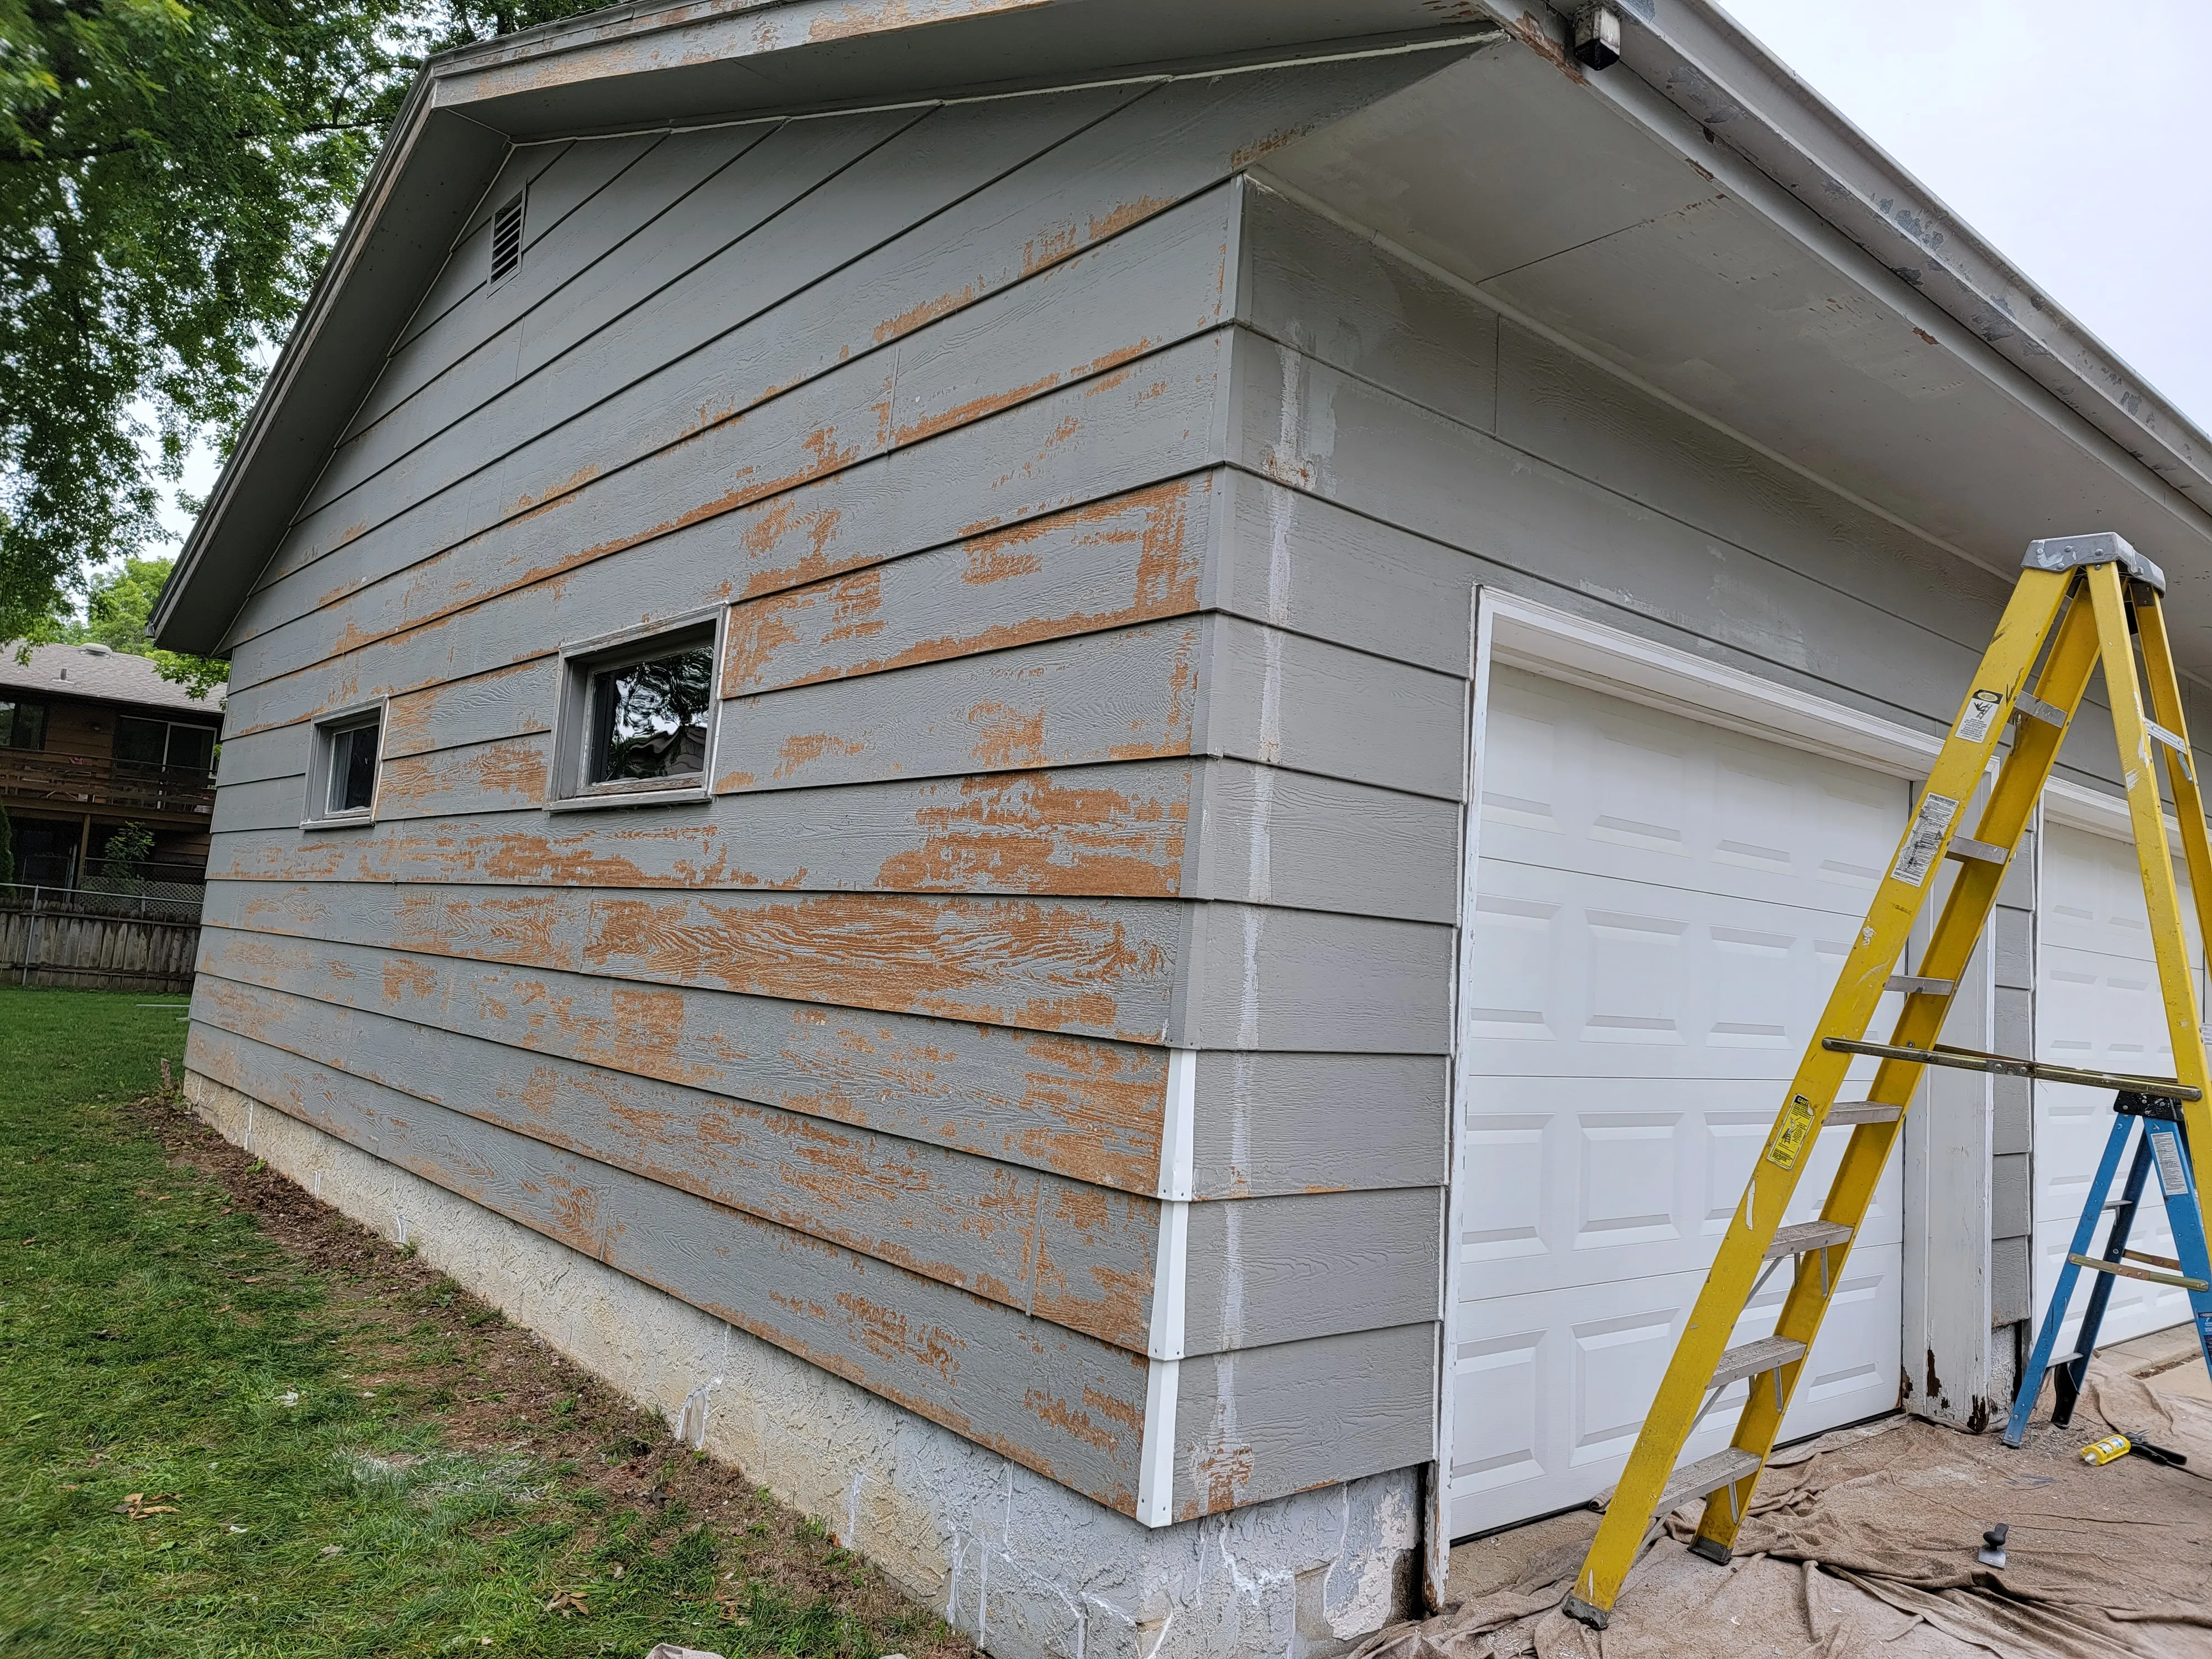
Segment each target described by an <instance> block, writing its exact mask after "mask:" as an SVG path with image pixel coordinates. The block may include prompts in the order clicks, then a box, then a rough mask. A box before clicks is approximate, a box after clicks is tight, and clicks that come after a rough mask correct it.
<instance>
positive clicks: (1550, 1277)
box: [1451, 669, 1908, 1535]
mask: <svg viewBox="0 0 2212 1659" xmlns="http://www.w3.org/2000/svg"><path fill="white" fill-rule="evenodd" d="M1484 741H1485V743H1486V753H1485V755H1484V757H1483V786H1482V787H1483V798H1482V820H1483V821H1482V829H1481V842H1480V852H1481V865H1480V872H1479V873H1478V877H1477V895H1478V896H1477V901H1476V915H1475V917H1474V933H1475V951H1474V959H1475V963H1476V966H1475V969H1474V973H1473V975H1472V976H1471V978H1470V981H1469V983H1468V986H1467V987H1466V997H1467V1000H1468V1012H1469V1017H1470V1020H1471V1024H1470V1027H1469V1030H1470V1033H1471V1045H1470V1048H1469V1052H1468V1059H1469V1060H1470V1088H1469V1094H1468V1103H1467V1108H1468V1121H1467V1133H1466V1139H1465V1158H1466V1162H1465V1166H1464V1170H1463V1178H1464V1179H1465V1180H1466V1181H1467V1182H1468V1198H1467V1206H1466V1210H1465V1212H1464V1213H1465V1217H1466V1231H1465V1232H1464V1233H1463V1235H1462V1238H1461V1241H1460V1251H1461V1255H1460V1261H1461V1266H1460V1278H1459V1285H1460V1296H1461V1306H1460V1313H1459V1333H1458V1346H1457V1350H1456V1352H1455V1397H1454V1403H1455V1426H1454V1432H1453V1452H1452V1472H1451V1476H1452V1494H1453V1511H1452V1528H1453V1531H1454V1533H1455V1534H1458V1535H1465V1534H1468V1533H1470V1532H1474V1531H1479V1530H1481V1529H1484V1528H1490V1527H1496V1526H1502V1525H1504V1524H1506V1523H1508V1522H1512V1521H1516V1520H1521V1519H1524V1518H1526V1517H1528V1516H1534V1515H1541V1514H1545V1513H1547V1512H1549V1511H1551V1510H1558V1509H1561V1508H1565V1507H1566V1506H1568V1505H1571V1504H1577V1503H1580V1502H1583V1501H1584V1500H1585V1499H1587V1498H1590V1497H1591V1496H1593V1495H1594V1494H1595V1493H1596V1492H1600V1491H1601V1490H1602V1489H1604V1488H1605V1487H1606V1486H1609V1485H1611V1484H1612V1483H1613V1480H1616V1479H1617V1478H1618V1477H1619V1474H1620V1469H1621V1467H1622V1465H1623V1464H1624V1463H1625V1462H1626V1459H1627V1455H1628V1452H1629V1449H1630V1448H1631V1447H1632V1445H1633V1444H1634V1443H1635V1437H1636V1433H1637V1430H1638V1427H1639V1426H1640V1425H1641V1423H1642V1420H1643V1414H1644V1408H1645V1407H1647V1406H1648V1405H1649V1403H1650V1399H1651V1396H1652V1395H1653V1393H1654V1392H1655V1391H1656V1389H1657V1387H1658V1383H1659V1377H1660V1375H1661V1373H1662V1371H1663V1370H1665V1368H1666V1364H1667V1360H1668V1357H1669V1356H1670V1355H1671V1354H1672V1352H1673V1351H1674V1340H1675V1338H1676V1337H1677V1336H1678V1335H1679V1334H1680V1329H1681V1324H1682V1322H1683V1320H1684V1319H1685V1318H1686V1316H1687V1314H1688V1311H1689V1308H1690V1304H1691V1303H1692V1301H1693V1300H1694V1299H1695V1297H1696V1296H1697V1292H1698V1290H1699V1285H1701V1283H1702V1282H1703V1277H1704V1273H1705V1267H1707V1265H1708V1264H1709V1263H1710V1262H1711V1260H1712V1256H1713V1252H1714V1250H1715V1249H1716V1248H1717V1242H1718V1239H1719V1236H1720V1233H1721V1231H1722V1229H1723V1228H1724V1227H1725V1226H1726V1225H1728V1222H1729V1218H1730V1217H1731V1216H1732V1215H1733V1214H1734V1213H1735V1206H1736V1203H1737V1201H1738V1200H1739V1199H1740V1198H1741V1196H1742V1193H1743V1186H1744V1182H1745V1180H1746V1178H1747V1176H1748V1175H1749V1173H1750V1169H1751V1165H1752V1163H1753V1159H1755V1158H1757V1156H1758V1153H1759V1147H1760V1146H1761V1145H1762V1144H1763V1143H1764V1140H1765V1135H1766V1132H1767V1130H1768V1129H1769V1127H1771V1125H1772V1123H1773V1121H1774V1115H1775V1113H1776V1112H1777V1110H1778V1109H1779V1107H1780V1105H1781V1102H1782V1098H1783V1096H1784V1092H1785V1085H1787V1084H1788V1082H1789V1080H1790V1077H1791V1075H1792V1073H1794V1071H1795V1070H1796V1062H1797V1060H1798V1058H1799V1056H1800V1055H1801V1054H1802V1053H1803V1051H1804V1048H1805V1045H1806V1043H1807V1042H1808V1040H1809V1038H1810V1036H1811V1032H1812V1027H1813V1023H1814V1019H1815V1018H1817V1016H1818V1014H1819V1012H1820V1007H1821V1006H1822V1004H1823V1003H1824V1002H1825V1001H1826V998H1827V995H1828V993H1829V990H1830V988H1831V987H1832V985H1833V983H1834V981H1835V976H1836V973H1837V970H1838V968H1839V967H1840V966H1841V964H1842V962H1843V959H1844V952H1845V951H1846V949H1847V947H1848V945H1849V943H1850V939H1851V938H1852V936H1853V934H1854V933H1855V932H1856V931H1857V927H1859V925H1860V922H1861V921H1862V920H1863V915H1864V911H1865V907H1866V903H1867V901H1868V897H1869V895H1870V894H1871V893H1872V892H1873V890H1874V889H1875V884H1876V883H1877V881H1878V879H1879V878H1880V874H1881V871H1882V869H1883V868H1884V867H1885V866H1886V864H1887V860H1888V859H1889V858H1890V856H1891V855H1892V854H1893V852H1894V850H1895V848H1896V843H1897V839H1898V836H1899V833H1900V832H1901V830H1902V829H1903V827H1904V822H1905V811H1906V808H1907V802H1908V792H1907V788H1906V786H1905V784H1904V783H1903V782H1902V781H1899V780H1896V779H1893V778H1887V777H1884V776H1882V775H1879V774H1875V773H1870V772H1866V771H1863V770H1861V769H1857V768H1856V767H1852V766H1849V765H1844V764H1842V763H1837V762H1832V761H1829V760H1826V759H1823V758H1821V757H1818V756H1814V755H1809V754H1806V753H1803V752H1801V751H1799V750H1794V749H1789V748H1785V747H1783V746H1781V745H1779V744H1768V743H1764V742H1761V741H1759V740H1758V739H1756V738H1748V737H1743V736H1740V735H1738V734H1736V733H1734V732H1727V731H1723V730H1721V729H1719V728H1717V727H1713V726H1704V725H1700V724H1699V723H1698V722H1696V721H1692V720H1681V719H1678V718H1675V717H1674V716H1671V715H1668V714H1660V713H1657V712H1656V711H1652V710H1648V709H1644V708H1639V707H1637V706H1634V705H1632V704H1628V703H1625V702H1620V701H1618V700H1615V699H1612V698H1608V697H1606V696H1601V695H1600V694H1598V693H1595V692H1592V691H1587V690H1582V689H1581V688H1579V687H1575V686H1571V685H1567V684H1560V683H1557V682H1553V681H1549V680H1546V679H1542V678H1537V677H1535V676H1533V675H1528V674H1523V673H1521V672H1518V671H1512V670H1504V669H1501V670H1499V671H1497V672H1496V673H1495V675H1494V676H1493V678H1492V686H1491V693H1490V712H1489V716H1488V721H1487V726H1486V736H1485V739H1484ZM1896 1002H1897V999H1895V998H1889V999H1886V1000H1885V1003H1884V1007H1883V1010H1882V1012H1881V1015H1879V1016H1878V1017H1877V1020H1876V1026H1877V1029H1879V1030H1884V1031H1886V1030H1887V1029H1888V1024H1889V1022H1890V1021H1891V1020H1892V1019H1893V1018H1894V1017H1895V1013H1896V1006H1895V1005H1896ZM1866 1069H1867V1070H1868V1071H1869V1073H1870V1066H1869V1067H1868V1068H1866ZM1861 1081H1863V1077H1862V1079H1861ZM1847 1097H1848V1096H1847ZM1845 1139H1847V1135H1846V1134H1845V1133H1841V1132H1839V1133H1835V1134H1832V1135H1828V1136H1825V1137H1823V1139H1822V1143H1821V1145H1820V1147H1819V1148H1818V1149H1817V1151H1816V1154H1815V1157H1814V1159H1813V1161H1812V1162H1811V1163H1810V1164H1809V1165H1808V1169H1807V1172H1806V1175H1805V1177H1804V1179H1803V1181H1802V1183H1801V1184H1800V1186H1799V1188H1798V1190H1799V1193H1800V1194H1801V1195H1802V1196H1801V1198H1800V1200H1799V1201H1798V1203H1797V1206H1796V1210H1795V1211H1794V1212H1792V1214H1791V1215H1790V1219H1791V1220H1804V1219H1809V1218H1812V1217H1813V1216H1814V1215H1815V1214H1817V1213H1818V1212H1819V1209H1820V1200H1821V1197H1822V1196H1823V1195H1824V1194H1826V1189H1827V1183H1828V1180H1829V1178H1830V1176H1832V1173H1833V1171H1834V1169H1835V1166H1836V1164H1837V1162H1838V1159H1839V1158H1841V1156H1842V1152H1843V1146H1844V1141H1845ZM1898 1194H1899V1178H1898V1175H1897V1172H1896V1170H1895V1168H1894V1164H1893V1167H1892V1169H1891V1170H1890V1171H1889V1173H1888V1174H1887V1176H1885V1178H1884V1180H1883V1182H1882V1185H1881V1189H1880V1191H1879V1193H1878V1194H1877V1197H1876V1200H1875V1206H1874V1210H1873V1212H1872V1213H1871V1214H1870V1216H1869V1222H1868V1226H1867V1229H1866V1231H1865V1232H1864V1233H1863V1236H1862V1239H1861V1242H1860V1244H1859V1246H1858V1248H1857V1249H1855V1250H1854V1252H1853V1253H1852V1256H1851V1260H1850V1267H1849V1269H1848V1271H1847V1272H1846V1273H1844V1278H1843V1282H1842V1285H1841V1286H1840V1288H1839V1292H1838V1297H1837V1300H1836V1303H1835V1305H1834V1307H1833V1308H1832V1311H1831V1313H1830V1316H1829V1318H1828V1322H1827V1323H1826V1327H1825V1328H1823V1330H1822V1332H1821V1335H1820V1341H1819V1343H1818V1344H1817V1345H1816V1346H1815V1347H1814V1352H1813V1356H1812V1362H1811V1363H1812V1370H1811V1372H1810V1374H1809V1376H1808V1378H1807V1379H1806V1381H1805V1383H1803V1384H1802V1385H1801V1386H1800V1388H1799V1390H1798V1393H1797V1395H1796V1400H1795V1401H1793V1402H1792V1406H1791V1411H1790V1419H1789V1421H1788V1423H1787V1424H1786V1425H1785V1427H1784V1432H1785V1433H1786V1434H1790V1435H1798V1434H1804V1433H1808V1432H1811V1431H1815V1430H1817V1429H1820V1428H1824V1427H1827V1426H1830V1425H1834V1424H1837V1423H1844V1422H1850V1421H1853V1420H1855V1419H1859V1418H1863V1417H1867V1416H1869V1415H1872V1414H1874V1413H1878V1412H1881V1411H1884V1410H1887V1409H1888V1408H1889V1407H1893V1406H1894V1405H1895V1403H1896V1401H1897V1392H1898V1378H1899V1291H1898V1281H1899V1265H1900V1263H1899V1257H1900V1254H1901V1251H1900V1243H1901V1238H1902V1233H1901V1231H1900V1226H1899V1199H1898ZM1787 1288H1788V1269H1787V1268H1786V1267H1785V1268H1784V1270H1783V1271H1782V1272H1781V1273H1778V1274H1777V1275H1776V1276H1775V1277H1774V1278H1773V1279H1771V1280H1770V1281H1769V1282H1768V1284H1767V1285H1766V1288H1765V1290H1764V1291H1762V1292H1761V1294H1760V1296H1759V1298H1758V1299H1757V1300H1756V1301H1755V1302H1754V1303H1753V1305H1752V1307H1751V1308H1750V1309H1749V1310H1748V1311H1747V1313H1746V1315H1745V1317H1744V1321H1743V1322H1742V1324H1741V1327H1740V1328H1739V1330H1738V1334H1737V1340H1750V1339H1751V1338H1753V1337H1755V1336H1763V1335H1765V1334H1769V1333H1770V1332H1771V1329H1772V1326H1773V1321H1774V1319H1775V1317H1776V1316H1777V1315H1778V1313H1779V1311H1780V1309H1781V1303H1782V1297H1783V1293H1784V1291H1786V1289H1787ZM1744 1389H1745V1385H1743V1384H1738V1385H1736V1386H1735V1388H1734V1389H1731V1390H1730V1391H1729V1395H1727V1396H1726V1397H1725V1398H1724V1401H1723V1405H1722V1406H1721V1407H1717V1409H1716V1410H1715V1412H1714V1413H1713V1414H1712V1416H1711V1418H1710V1419H1708V1423H1707V1426H1706V1428H1705V1429H1704V1430H1702V1431H1700V1432H1699V1435H1698V1437H1696V1438H1695V1439H1694V1440H1692V1443H1691V1445H1690V1448H1689V1449H1688V1451H1687V1452H1686V1455H1705V1454H1706V1453H1708V1452H1711V1451H1716V1450H1718V1449H1720V1448H1721V1447H1722V1446H1723V1445H1725V1444H1726V1443H1727V1441H1728V1437H1729V1431H1730V1429H1731V1427H1732V1425H1733V1423H1734V1419H1735V1413H1734V1411H1733V1410H1732V1409H1731V1407H1732V1406H1733V1404H1734V1403H1735V1401H1741V1399H1742V1397H1743V1394H1744Z"/></svg>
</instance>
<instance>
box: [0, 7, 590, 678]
mask: <svg viewBox="0 0 2212 1659" xmlns="http://www.w3.org/2000/svg"><path fill="white" fill-rule="evenodd" d="M586 9H590V8H589V6H588V5H587V4H586V3H583V0H532V3H526V4H520V5H513V6H496V7H489V8H487V7H481V6H478V5H476V4H474V3H472V0H455V3H452V4H436V3H431V4H425V3H422V0H324V3H311V0H195V3H192V4H189V5H187V4H184V3H180V0H0V640H5V639H9V638H26V637H28V638H36V637H40V636H42V635H43V636H51V633H52V628H53V625H54V622H55V619H57V618H58V617H59V615H60V614H61V613H62V611H63V610H64V607H65V606H66V605H68V604H69V602H70V600H72V599H75V598H76V596H78V595H80V594H82V592H84V591H85V589H86V586H87V585H88V577H87V573H88V570H89V569H90V568H92V567H94V566H96V565H100V564H104V563H106V562H109V561H111V560H112V559H114V558H116V557H118V556H125V555H130V554H134V553H137V552H138V551H139V550H142V549H143V548H144V547H145V546H146V545H147V544H149V542H151V541H153V540H154V539H155V538H157V537H158V536H159V535H160V533H161V532H160V531H159V528H158V526H157V522H156V520H155V507H156V505H157V500H158V498H157V495H156V490H155V485H156V481H157V480H159V479H162V478H167V479H171V480H173V479H174V478H176V477H178V476H179V473H180V471H181V468H182V465H183V461H184V458H185V455H186V454H187V453H189V452H190V450H191V447H192V444H193V442H194V441H195V440H196V439H197V438H200V437H202V436H211V437H212V438H213V439H214V440H215V441H216V442H217V443H218V444H219V445H225V446H227V445H228V442H229V441H230V437H231V435H232V434H233V433H234V429H235V428H236V427H237V425H238V423H239V422H240V420H241V419H242V417H243V416H244V415H245V412H246V409H247V408H248V406H249V405H250V404H251V403H252V398H253V396H254V394H255V392H257V390H258V387H259V385H260V381H261V378H262V374H263V373H264V370H265V368H266V366H267V363H268V362H270V361H271V360H273V356H274V347H275V345H276V343H277V342H278V341H279V340H281V338H282V337H283V335H284V334H285V333H286V332H287V331H289V328H290V325H291V323H292V319H293V318H294V317H295V315H296V314H297V313H298V311H299V308H300V307H301V303H302V302H303V301H304V300H305V298H306V296H307V292H308V290H309V289H310V287H311V286H312V285H313V281H314V278H315V276H316V274H317V272H318V271H319V270H320V269H321V266H322V264H323V262H324V260H325V258H326V257H327V255H328V253H329V251H330V247H331V243H332V241H333V240H335V238H336V235H337V229H338V227H339V225H340V224H341V222H343V216H344V214H345V212H346V210H347V209H348V207H349V204H351V202H352V199H353V197H354V195H355V193H356V191H357V190H358V189H359V187H360V184H361V180H362V176H363V174H364V173H366V171H367V169H368V165H369V162H370V161H372V160H373V159H374V155H375V153H376V149H377V147H378V145H379V144H380V143H381V141H382V137H383V134H384V131H385V129H386V126H387V125H389V123H390V121H391V119H392V115H393V113H394V112H396V111H397V109H398V106H399V102H400V100H401V99H402V97H403V96H404V93H405V90H406V87H407V85H408V82H410V80H411V79H412V77H413V76H414V73H415V71H416V68H417V66H418V65H419V64H420V61H421V54H422V52H423V50H424V49H425V48H426V47H428V46H432V45H434V44H435V45H436V46H441V47H442V46H455V45H462V44H465V43H467V42H468V41H470V40H477V39H482V38H483V37H484V36H485V35H487V34H489V33H492V32H494V30H495V28H496V29H501V30H503V29H505V28H508V27H529V26H531V25H532V24H534V23H537V22H540V21H545V20H546V19H547V18H549V17H556V16H563V15H569V14H571V13H574V12H578V11H583V10H586ZM149 452H150V459H149ZM141 648H143V647H141ZM216 678H220V674H218V675H217V676H216Z"/></svg>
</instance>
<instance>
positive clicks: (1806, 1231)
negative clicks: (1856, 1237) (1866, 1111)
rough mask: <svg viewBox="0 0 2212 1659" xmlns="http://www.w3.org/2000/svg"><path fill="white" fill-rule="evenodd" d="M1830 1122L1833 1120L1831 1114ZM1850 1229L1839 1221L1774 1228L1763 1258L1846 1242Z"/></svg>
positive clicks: (1775, 1258) (1776, 1258) (1794, 1253)
mask: <svg viewBox="0 0 2212 1659" xmlns="http://www.w3.org/2000/svg"><path fill="white" fill-rule="evenodd" d="M1829 1121H1831V1122H1832V1121H1834V1119H1833V1117H1832V1116H1831V1118H1830V1120H1829ZM1850 1239H1851V1230H1850V1228H1849V1227H1846V1226H1845V1225H1844V1224H1843V1223H1842V1222H1840V1221H1801V1222H1799V1223H1798V1224H1797V1225H1796V1226H1794V1227H1780V1228H1777V1229H1776V1230H1775V1234H1774V1243H1771V1244H1770V1245H1768V1246H1767V1247H1766V1255H1765V1260H1766V1261H1781V1260H1782V1258H1783V1257H1784V1256H1785V1255H1804V1254H1805V1253H1806V1252H1807V1251H1808V1250H1825V1249H1827V1248H1828V1247H1829V1246H1830V1245H1832V1244H1848V1243H1850Z"/></svg>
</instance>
